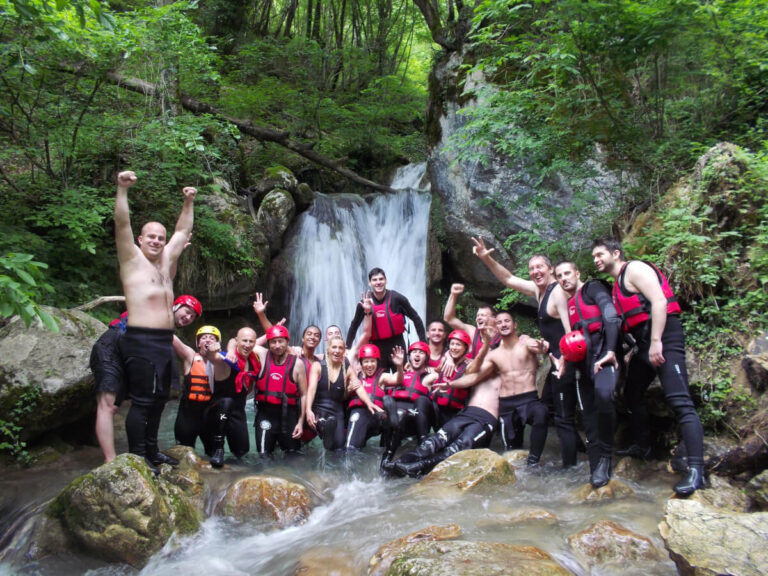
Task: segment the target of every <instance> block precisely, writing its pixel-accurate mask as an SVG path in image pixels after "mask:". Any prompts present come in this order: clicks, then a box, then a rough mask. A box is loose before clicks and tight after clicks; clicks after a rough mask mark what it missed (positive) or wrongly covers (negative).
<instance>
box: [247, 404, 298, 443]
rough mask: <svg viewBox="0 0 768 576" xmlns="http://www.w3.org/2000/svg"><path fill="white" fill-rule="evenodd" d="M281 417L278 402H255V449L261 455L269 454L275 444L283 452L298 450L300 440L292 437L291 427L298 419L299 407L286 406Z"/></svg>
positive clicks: (281, 409)
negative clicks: (284, 412)
mask: <svg viewBox="0 0 768 576" xmlns="http://www.w3.org/2000/svg"><path fill="white" fill-rule="evenodd" d="M285 416H286V417H285V419H284V418H283V407H282V406H281V405H279V404H268V403H266V402H259V403H257V404H256V420H255V421H254V426H255V436H256V449H257V450H258V451H259V454H261V455H262V456H268V455H271V454H272V453H273V452H274V451H275V446H276V445H278V444H279V445H280V448H282V449H283V451H284V452H299V451H300V450H301V440H300V439H295V438H292V437H291V435H292V434H293V429H294V428H295V427H296V423H297V422H298V421H299V407H298V406H288V407H287V411H286V414H285Z"/></svg>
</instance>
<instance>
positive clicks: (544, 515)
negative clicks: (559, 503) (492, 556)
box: [477, 508, 557, 528]
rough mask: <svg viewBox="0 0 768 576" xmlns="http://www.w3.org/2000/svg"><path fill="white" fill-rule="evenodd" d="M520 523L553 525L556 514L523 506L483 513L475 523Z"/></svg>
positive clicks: (491, 524) (493, 525)
mask: <svg viewBox="0 0 768 576" xmlns="http://www.w3.org/2000/svg"><path fill="white" fill-rule="evenodd" d="M521 524H525V525H538V526H554V525H555V524H557V516H555V515H554V514H553V513H552V512H550V511H549V510H544V509H542V508H525V509H522V510H511V511H509V512H503V513H496V514H484V515H483V518H481V519H479V520H478V521H477V525H478V527H480V528H496V527H503V526H517V525H521Z"/></svg>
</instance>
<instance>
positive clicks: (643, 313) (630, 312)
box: [613, 262, 682, 332]
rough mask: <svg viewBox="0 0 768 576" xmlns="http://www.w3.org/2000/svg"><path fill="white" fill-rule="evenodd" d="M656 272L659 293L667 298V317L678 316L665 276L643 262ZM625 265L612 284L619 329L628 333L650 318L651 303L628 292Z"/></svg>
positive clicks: (676, 303)
mask: <svg viewBox="0 0 768 576" xmlns="http://www.w3.org/2000/svg"><path fill="white" fill-rule="evenodd" d="M644 263H645V264H647V265H648V266H650V267H651V268H653V270H654V272H656V276H657V278H658V280H659V285H660V286H661V291H662V292H663V293H664V296H665V297H666V298H667V315H676V314H680V313H681V312H682V310H681V309H680V304H679V303H678V302H677V298H676V297H675V294H674V293H673V292H672V288H671V287H670V286H669V282H667V278H666V276H664V274H662V273H661V270H659V269H658V267H657V266H656V265H655V264H652V263H650V262H644ZM627 264H629V262H625V263H624V264H623V265H622V267H621V270H620V271H619V275H618V277H617V278H616V282H614V284H613V305H614V306H615V307H616V312H617V313H618V314H619V316H621V319H622V323H621V329H622V330H623V331H624V332H629V331H630V330H632V328H634V327H635V326H638V325H640V324H642V323H643V322H645V321H647V320H649V319H650V318H651V303H650V302H649V301H648V299H647V298H646V297H645V296H643V295H642V294H640V293H637V292H628V291H627V289H626V287H625V286H624V275H625V274H626V272H627Z"/></svg>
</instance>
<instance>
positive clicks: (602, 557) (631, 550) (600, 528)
mask: <svg viewBox="0 0 768 576" xmlns="http://www.w3.org/2000/svg"><path fill="white" fill-rule="evenodd" d="M568 544H570V546H571V548H572V549H573V550H574V551H575V552H576V553H577V554H579V555H580V556H581V557H582V558H584V559H586V560H587V563H589V564H603V563H610V562H621V561H624V560H631V561H640V560H658V559H659V551H658V550H657V549H656V546H654V545H653V542H651V540H650V539H649V538H647V537H645V536H642V535H640V534H635V533H634V532H632V531H630V530H628V529H627V528H625V527H624V526H621V525H620V524H617V523H616V522H612V521H610V520H601V521H600V522H597V523H595V524H592V525H591V526H589V527H588V528H586V529H584V530H582V531H581V532H579V533H578V534H574V535H572V536H569V537H568Z"/></svg>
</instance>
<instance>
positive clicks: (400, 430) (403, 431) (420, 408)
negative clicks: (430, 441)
mask: <svg viewBox="0 0 768 576" xmlns="http://www.w3.org/2000/svg"><path fill="white" fill-rule="evenodd" d="M395 406H396V407H397V414H398V417H399V420H400V422H399V424H398V426H397V428H395V429H393V430H392V431H391V434H390V437H389V442H388V444H387V451H388V452H389V453H391V454H394V453H395V452H396V451H397V449H398V448H399V447H400V443H401V442H402V440H403V438H407V437H408V436H416V437H417V438H418V440H419V442H421V441H422V440H424V439H425V438H426V437H427V434H429V428H430V426H431V425H432V400H430V399H429V397H427V396H419V397H418V398H416V400H415V401H411V400H400V399H396V400H395Z"/></svg>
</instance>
